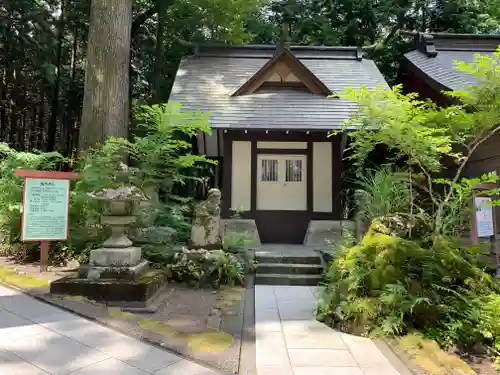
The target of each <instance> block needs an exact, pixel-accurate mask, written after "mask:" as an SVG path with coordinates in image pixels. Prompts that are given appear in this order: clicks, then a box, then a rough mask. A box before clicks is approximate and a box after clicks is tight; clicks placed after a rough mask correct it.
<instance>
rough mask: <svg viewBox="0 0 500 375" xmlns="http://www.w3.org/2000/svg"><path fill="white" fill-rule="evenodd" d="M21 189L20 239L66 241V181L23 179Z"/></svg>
mask: <svg viewBox="0 0 500 375" xmlns="http://www.w3.org/2000/svg"><path fill="white" fill-rule="evenodd" d="M24 189H25V190H24V211H23V226H22V237H23V238H22V239H23V241H35V240H47V241H52V240H66V239H67V236H68V230H67V228H68V214H69V205H68V202H69V181H68V180H55V179H45V178H26V184H25V188H24Z"/></svg>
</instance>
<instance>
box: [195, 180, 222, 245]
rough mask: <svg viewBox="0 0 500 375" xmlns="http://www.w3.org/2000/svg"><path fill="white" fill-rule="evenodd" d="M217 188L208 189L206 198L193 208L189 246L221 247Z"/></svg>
mask: <svg viewBox="0 0 500 375" xmlns="http://www.w3.org/2000/svg"><path fill="white" fill-rule="evenodd" d="M220 201H221V193H220V190H219V189H210V190H209V192H208V196H207V199H206V200H205V201H203V202H200V203H198V204H197V205H196V206H195V208H194V222H193V228H192V229H191V246H192V247H194V248H204V249H207V250H212V249H221V248H222V240H221V237H220V229H219V226H220Z"/></svg>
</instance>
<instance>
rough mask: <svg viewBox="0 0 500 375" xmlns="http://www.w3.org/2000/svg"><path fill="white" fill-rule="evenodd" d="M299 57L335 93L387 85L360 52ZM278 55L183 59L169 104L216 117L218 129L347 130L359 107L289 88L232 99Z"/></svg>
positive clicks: (229, 52) (311, 52) (209, 54)
mask: <svg viewBox="0 0 500 375" xmlns="http://www.w3.org/2000/svg"><path fill="white" fill-rule="evenodd" d="M290 50H291V51H292V52H293V53H294V54H295V56H296V57H297V58H298V59H299V60H300V61H301V62H302V63H303V64H304V65H305V66H306V67H307V68H308V69H309V70H310V71H311V72H312V73H314V74H315V75H316V76H317V77H318V78H319V79H320V80H321V81H322V82H323V83H324V84H325V85H326V86H327V87H328V88H329V89H330V90H331V91H332V92H334V93H339V92H342V91H344V89H345V88H348V87H350V88H358V87H359V86H360V85H365V86H367V87H368V88H375V87H377V86H378V85H380V84H383V85H386V86H387V84H386V83H385V80H384V78H383V77H382V74H381V73H380V71H379V70H378V68H377V67H376V66H375V64H374V62H373V61H371V60H365V59H360V58H358V56H359V55H358V54H359V52H357V51H356V49H348V48H338V49H332V48H330V49H324V50H321V49H320V48H318V49H315V48H311V47H309V48H298V47H295V48H294V47H291V48H290ZM273 53H274V50H271V49H269V48H266V47H262V49H259V48H258V47H255V46H253V47H249V48H242V47H239V48H232V49H227V48H226V49H219V50H217V49H216V50H213V51H210V50H209V49H206V50H204V51H202V52H200V53H199V54H197V55H195V56H191V57H187V58H184V59H183V60H182V61H181V63H180V66H179V69H178V71H177V76H176V79H175V82H174V86H173V88H172V93H171V95H170V100H172V101H179V102H181V103H182V104H183V106H184V108H185V109H186V110H196V109H200V110H201V111H202V112H209V113H211V125H212V127H215V128H246V129H249V128H254V129H259V128H260V129H323V130H325V129H326V130H329V129H335V128H339V127H341V126H342V124H343V122H344V121H345V120H347V119H348V118H349V115H350V114H351V113H352V112H353V111H354V110H356V105H355V104H353V103H349V102H347V101H345V100H343V99H339V98H326V97H323V96H320V95H314V94H310V93H308V92H305V91H304V92H302V91H298V90H290V89H267V90H265V91H264V90H259V91H258V92H256V93H253V94H250V95H242V96H233V97H231V96H230V95H231V94H232V93H233V92H234V91H235V90H236V89H237V88H238V87H239V86H241V85H242V84H243V83H244V82H245V81H247V80H248V79H249V78H250V77H252V76H253V75H254V74H255V73H256V72H257V71H258V70H259V69H260V68H261V67H262V66H263V65H264V64H265V63H266V62H267V61H268V60H269V59H270V58H272V56H273Z"/></svg>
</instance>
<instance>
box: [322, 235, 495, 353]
mask: <svg viewBox="0 0 500 375" xmlns="http://www.w3.org/2000/svg"><path fill="white" fill-rule="evenodd" d="M482 266H483V265H482V264H481V261H480V258H479V257H478V256H477V255H476V254H475V250H474V251H471V250H467V249H460V248H457V247H455V246H453V245H452V244H451V243H449V242H447V241H445V240H442V241H441V242H440V243H439V244H438V246H437V247H436V248H435V249H433V250H429V249H426V248H423V247H421V245H420V244H418V243H416V242H413V241H410V240H407V239H403V238H400V237H396V236H392V235H389V234H383V233H376V232H374V230H373V227H372V229H371V230H370V232H369V234H368V235H367V236H365V238H364V239H363V241H362V242H361V243H360V244H359V245H356V246H353V247H346V248H342V249H340V250H339V251H338V252H337V253H336V257H335V259H334V260H333V262H332V263H331V265H330V268H329V270H328V273H327V283H326V286H325V290H324V292H323V295H322V297H321V299H320V301H319V305H318V310H317V314H318V319H319V320H321V321H324V322H325V323H327V324H329V325H332V326H335V327H340V328H342V329H345V330H348V331H351V332H354V333H357V334H364V335H374V336H378V335H393V334H403V333H406V332H408V331H410V330H414V329H417V330H420V331H423V332H426V333H427V334H429V335H431V336H433V338H435V339H437V341H438V342H440V343H441V344H443V345H451V344H460V345H463V346H470V345H474V344H476V343H477V342H482V341H484V340H485V334H484V331H485V329H483V328H481V327H480V324H479V322H480V321H479V320H478V319H479V318H478V317H476V316H475V315H474V314H470V312H471V311H477V309H476V308H477V307H478V306H480V305H481V304H482V303H480V302H478V301H481V300H482V299H483V298H486V297H487V296H488V295H491V294H493V295H494V293H497V292H498V291H499V286H498V284H497V282H496V281H495V280H494V279H493V278H492V277H491V276H490V275H488V274H487V273H485V272H484V271H483V270H482Z"/></svg>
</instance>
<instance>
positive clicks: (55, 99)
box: [47, 0, 65, 151]
mask: <svg viewBox="0 0 500 375" xmlns="http://www.w3.org/2000/svg"><path fill="white" fill-rule="evenodd" d="M64 2H65V1H64V0H63V1H62V2H61V16H60V17H59V20H58V27H57V53H56V61H55V64H54V65H55V66H56V69H57V73H56V80H55V82H54V91H53V92H52V104H51V113H50V122H49V127H48V131H47V151H54V147H55V144H56V133H57V119H58V117H59V91H60V90H61V68H62V63H61V59H62V49H63V37H64V26H65V24H64V23H65V20H64V10H65V4H64Z"/></svg>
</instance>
